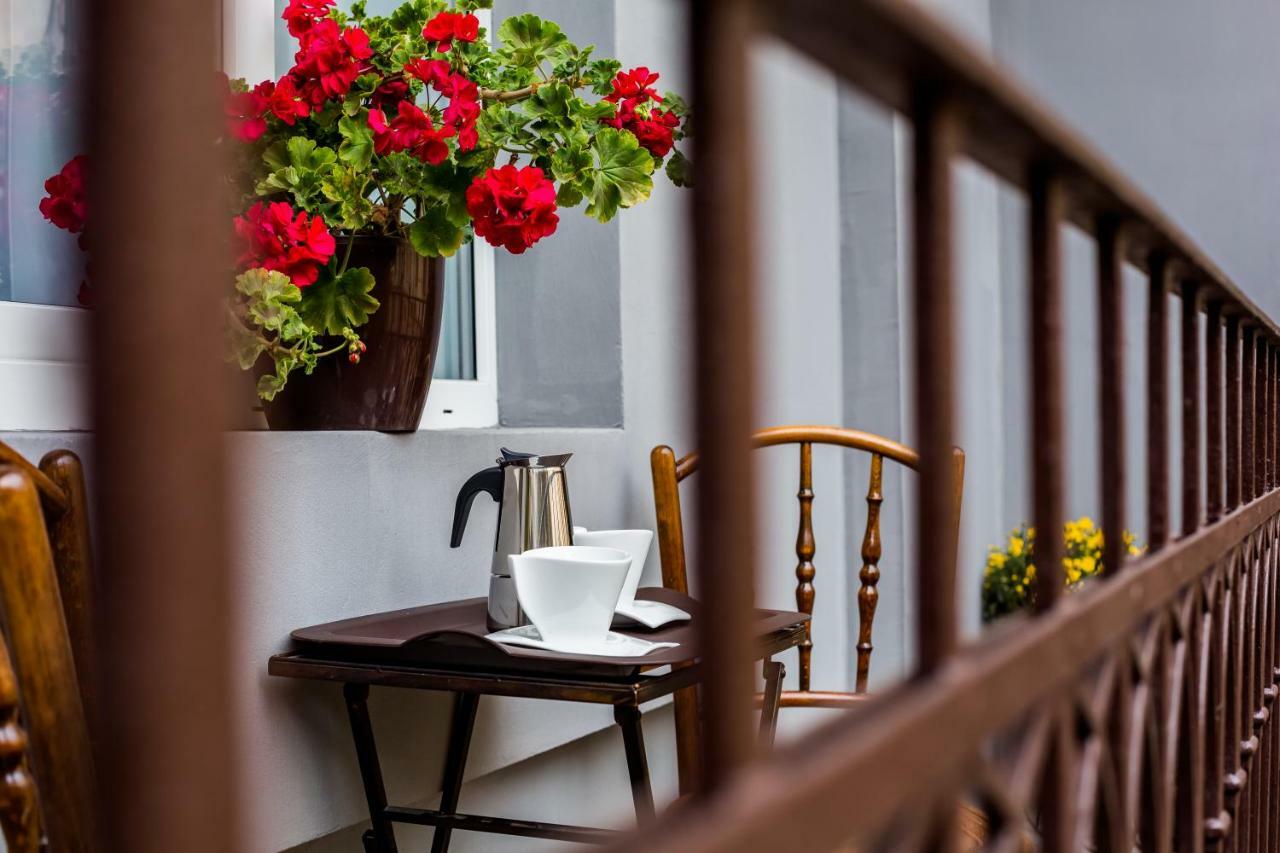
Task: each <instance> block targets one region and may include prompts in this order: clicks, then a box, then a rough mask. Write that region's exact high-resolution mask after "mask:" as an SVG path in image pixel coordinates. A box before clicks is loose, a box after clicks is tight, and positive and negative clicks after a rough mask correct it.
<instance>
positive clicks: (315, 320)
mask: <svg viewBox="0 0 1280 853" xmlns="http://www.w3.org/2000/svg"><path fill="white" fill-rule="evenodd" d="M373 285H374V280H373V273H371V272H369V270H368V269H366V268H365V267H352V268H350V269H348V270H347V271H346V272H344V273H343V274H342V275H333V274H332V273H331V272H330V271H329V270H325V271H324V273H322V274H321V277H320V279H319V280H318V281H317V282H316V283H315V284H313V285H311V286H310V287H308V288H306V290H305V291H304V292H303V294H302V302H301V305H300V307H299V313H301V315H302V319H303V320H305V321H306V322H307V324H308V325H310V326H311V327H312V328H314V329H316V330H317V331H318V332H320V333H321V334H326V335H340V334H342V330H343V329H347V328H354V327H356V326H363V325H364V324H365V323H367V322H369V315H370V314H372V313H373V312H374V311H377V310H378V300H376V299H374V298H373V297H372V296H370V295H369V292H370V291H371V290H373Z"/></svg>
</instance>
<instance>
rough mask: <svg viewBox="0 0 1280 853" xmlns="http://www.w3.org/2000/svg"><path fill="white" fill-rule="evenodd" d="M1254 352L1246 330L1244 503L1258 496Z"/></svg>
mask: <svg viewBox="0 0 1280 853" xmlns="http://www.w3.org/2000/svg"><path fill="white" fill-rule="evenodd" d="M1255 352H1257V347H1256V346H1255V344H1254V332H1253V329H1252V328H1246V329H1245V330H1244V346H1243V347H1242V349H1241V363H1240V378H1241V383H1240V385H1241V387H1240V424H1241V430H1240V432H1241V435H1240V445H1241V447H1242V448H1243V453H1242V454H1241V459H1240V497H1241V500H1243V501H1244V502H1245V503H1248V502H1249V501H1251V500H1253V499H1254V497H1255V496H1256V495H1257V494H1258V493H1257V491H1256V490H1255V488H1254V477H1253V450H1254V447H1253V434H1254V431H1255V428H1256V427H1257V425H1258V422H1257V420H1256V413H1255V412H1254V410H1253V382H1254V380H1255V379H1256V378H1257V375H1258V374H1257V371H1256V370H1254V364H1253V362H1254V358H1253V356H1254V353H1255Z"/></svg>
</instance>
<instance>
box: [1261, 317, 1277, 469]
mask: <svg viewBox="0 0 1280 853" xmlns="http://www.w3.org/2000/svg"><path fill="white" fill-rule="evenodd" d="M1273 379H1274V377H1273V376H1272V375H1271V341H1270V340H1269V339H1267V338H1263V340H1262V381H1263V385H1264V386H1265V387H1266V389H1267V393H1266V395H1265V396H1264V398H1263V408H1262V440H1263V446H1264V448H1265V452H1264V454H1263V458H1264V459H1265V460H1266V464H1265V466H1264V467H1263V470H1262V486H1263V490H1264V491H1267V492H1269V491H1271V488H1272V486H1273V485H1274V484H1275V467H1276V444H1275V436H1273V435H1272V434H1271V406H1272V404H1273V403H1274V402H1275V400H1274V399H1273V398H1274V396H1275V386H1274V383H1273V381H1272V380H1273Z"/></svg>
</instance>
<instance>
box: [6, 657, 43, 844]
mask: <svg viewBox="0 0 1280 853" xmlns="http://www.w3.org/2000/svg"><path fill="white" fill-rule="evenodd" d="M20 714H21V711H20V709H19V700H18V678H17V676H16V675H15V674H14V671H13V662H12V660H10V658H9V647H8V646H7V645H6V644H5V642H4V638H3V637H2V636H0V830H3V832H4V840H5V846H6V847H7V848H8V851H9V853H36V851H38V850H39V849H40V845H41V834H40V810H39V805H38V803H37V802H36V786H35V782H34V781H33V780H32V778H31V771H30V768H29V766H28V762H27V733H26V731H25V730H24V729H23V728H22V720H21V717H20Z"/></svg>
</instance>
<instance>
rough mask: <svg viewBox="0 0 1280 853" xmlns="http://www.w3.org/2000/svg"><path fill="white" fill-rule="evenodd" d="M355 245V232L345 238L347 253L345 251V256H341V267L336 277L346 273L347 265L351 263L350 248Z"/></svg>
mask: <svg viewBox="0 0 1280 853" xmlns="http://www.w3.org/2000/svg"><path fill="white" fill-rule="evenodd" d="M355 244H356V235H355V232H354V231H353V232H352V233H351V234H350V235H349V236H348V237H347V251H346V253H345V254H343V256H342V266H341V267H339V269H338V275H342V274H343V273H344V272H346V271H347V264H348V263H349V262H350V261H351V248H352V247H353V246H354V245H355Z"/></svg>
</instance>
